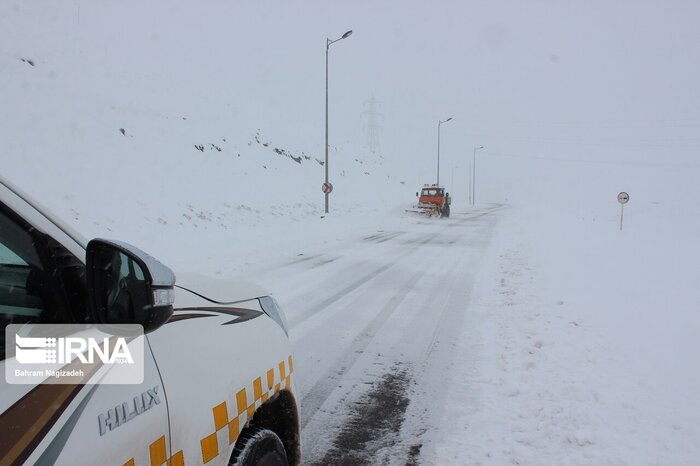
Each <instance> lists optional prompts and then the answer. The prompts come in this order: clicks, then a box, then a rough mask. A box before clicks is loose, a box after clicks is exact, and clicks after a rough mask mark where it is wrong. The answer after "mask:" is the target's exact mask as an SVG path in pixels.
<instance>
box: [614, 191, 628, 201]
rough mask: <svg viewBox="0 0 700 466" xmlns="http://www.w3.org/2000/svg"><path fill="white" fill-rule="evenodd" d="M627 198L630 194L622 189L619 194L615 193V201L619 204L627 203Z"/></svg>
mask: <svg viewBox="0 0 700 466" xmlns="http://www.w3.org/2000/svg"><path fill="white" fill-rule="evenodd" d="M629 200H630V195H629V194H627V193H626V192H624V191H622V192H621V193H620V194H618V195H617V202H619V203H620V204H627V202H628V201H629Z"/></svg>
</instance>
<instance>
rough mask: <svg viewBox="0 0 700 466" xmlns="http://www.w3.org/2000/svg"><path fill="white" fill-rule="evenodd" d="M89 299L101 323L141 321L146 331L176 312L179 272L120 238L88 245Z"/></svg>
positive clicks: (98, 321) (94, 314) (137, 322)
mask: <svg viewBox="0 0 700 466" xmlns="http://www.w3.org/2000/svg"><path fill="white" fill-rule="evenodd" d="M86 264H87V284H88V299H89V306H90V310H91V312H92V316H93V318H94V320H95V322H96V323H98V324H140V325H142V326H143V331H144V333H149V332H152V331H154V330H156V329H157V328H159V327H160V326H161V325H163V324H164V323H165V322H167V320H168V319H169V318H170V316H171V315H172V313H173V303H174V302H175V292H174V288H173V287H174V286H175V274H174V273H173V272H172V270H170V269H169V268H168V267H166V266H164V265H163V264H161V263H160V262H158V261H157V260H156V259H155V258H153V257H151V256H150V255H148V254H146V253H145V252H143V251H141V250H139V249H137V248H135V247H134V246H131V245H129V244H126V243H122V242H120V241H112V240H104V239H93V240H92V241H90V242H89V243H88V246H87V260H86Z"/></svg>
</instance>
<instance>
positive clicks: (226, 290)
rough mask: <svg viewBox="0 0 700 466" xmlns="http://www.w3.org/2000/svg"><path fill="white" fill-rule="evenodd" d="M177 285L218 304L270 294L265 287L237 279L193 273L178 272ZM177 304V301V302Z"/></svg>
mask: <svg viewBox="0 0 700 466" xmlns="http://www.w3.org/2000/svg"><path fill="white" fill-rule="evenodd" d="M175 275H176V277H177V279H176V281H175V286H176V287H179V288H183V289H185V290H187V291H189V292H191V293H194V294H196V295H199V296H201V297H202V298H204V299H206V300H208V301H212V302H213V303H216V304H233V303H236V302H241V301H248V300H250V299H255V298H259V297H261V296H268V295H269V294H270V293H268V292H267V290H265V289H264V288H262V287H260V286H258V285H254V284H252V283H247V282H241V281H237V280H221V279H217V278H211V277H207V276H205V275H199V274H193V273H176V274H175ZM176 305H177V303H176Z"/></svg>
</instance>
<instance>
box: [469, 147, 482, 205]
mask: <svg viewBox="0 0 700 466" xmlns="http://www.w3.org/2000/svg"><path fill="white" fill-rule="evenodd" d="M483 148H484V146H479V147H476V146H474V154H473V155H472V167H473V168H472V205H475V204H476V151H478V150H480V149H483Z"/></svg>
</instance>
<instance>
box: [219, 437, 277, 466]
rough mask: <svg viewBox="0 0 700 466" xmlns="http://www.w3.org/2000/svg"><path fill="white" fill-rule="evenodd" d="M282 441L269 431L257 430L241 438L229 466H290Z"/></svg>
mask: <svg viewBox="0 0 700 466" xmlns="http://www.w3.org/2000/svg"><path fill="white" fill-rule="evenodd" d="M288 465H289V463H288V462H287V453H286V452H285V451H284V445H282V440H280V438H279V437H278V436H277V434H275V433H274V432H273V431H271V430H269V429H255V430H253V431H252V432H250V433H248V434H245V435H244V436H243V437H241V438H240V439H239V441H238V444H237V445H236V448H235V449H234V451H233V457H232V458H231V461H230V462H229V466H288Z"/></svg>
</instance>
